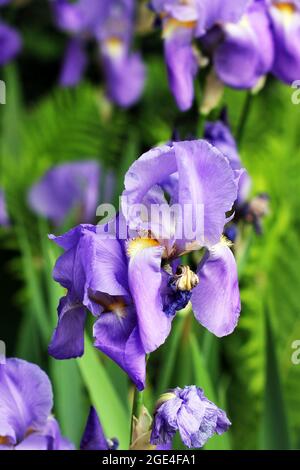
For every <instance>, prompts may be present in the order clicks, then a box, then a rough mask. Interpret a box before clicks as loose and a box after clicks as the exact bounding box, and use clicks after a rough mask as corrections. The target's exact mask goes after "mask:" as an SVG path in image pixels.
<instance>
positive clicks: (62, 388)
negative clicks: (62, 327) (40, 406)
mask: <svg viewBox="0 0 300 470" xmlns="http://www.w3.org/2000/svg"><path fill="white" fill-rule="evenodd" d="M50 373H51V379H52V385H53V390H54V413H55V416H56V417H57V419H58V421H59V424H60V426H61V429H62V433H63V435H65V436H67V437H68V438H69V439H70V440H71V441H72V442H73V443H74V444H75V445H76V447H77V448H78V446H79V443H80V440H81V437H82V435H83V430H84V426H85V422H86V420H87V416H88V412H89V406H88V401H87V400H86V399H84V387H83V383H82V378H81V374H80V372H79V370H78V366H77V363H76V361H75V360H72V359H69V360H66V361H57V360H55V359H52V358H51V360H50Z"/></svg>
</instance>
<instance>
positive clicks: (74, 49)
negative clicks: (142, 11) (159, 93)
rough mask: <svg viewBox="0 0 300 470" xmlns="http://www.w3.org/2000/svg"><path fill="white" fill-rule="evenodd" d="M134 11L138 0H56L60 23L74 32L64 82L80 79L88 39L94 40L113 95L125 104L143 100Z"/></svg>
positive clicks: (116, 99) (129, 104) (142, 71)
mask: <svg viewBox="0 0 300 470" xmlns="http://www.w3.org/2000/svg"><path fill="white" fill-rule="evenodd" d="M134 10H135V3H134V0H112V1H110V2H104V1H102V0H79V1H78V2H76V3H74V4H70V3H69V2H68V1H67V0H56V1H55V4H54V14H55V18H56V23H57V25H58V26H59V27H60V28H61V29H63V30H65V31H67V32H69V33H70V34H72V35H73V38H72V39H71V40H70V42H69V45H68V48H67V51H66V55H65V61H64V65H63V68H62V72H61V77H60V82H61V84H62V85H65V86H73V85H76V84H77V83H78V82H79V81H80V79H81V77H82V75H83V73H84V70H85V67H86V64H87V59H86V54H85V50H84V46H85V42H86V40H87V39H94V40H96V41H97V42H98V44H99V49H100V51H101V56H102V60H103V65H104V73H105V76H106V84H107V93H108V96H109V98H110V99H111V100H112V101H113V102H115V103H117V104H118V105H120V106H122V107H128V106H131V105H133V104H134V103H135V102H136V101H137V100H138V99H139V97H140V95H141V93H142V91H143V88H144V81H145V67H144V65H143V62H142V60H141V57H140V55H139V54H138V53H134V52H132V51H131V42H132V35H133V26H134Z"/></svg>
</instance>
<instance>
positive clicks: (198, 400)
mask: <svg viewBox="0 0 300 470" xmlns="http://www.w3.org/2000/svg"><path fill="white" fill-rule="evenodd" d="M230 425H231V423H230V421H229V419H228V418H227V416H226V413H225V412H224V411H223V410H221V409H220V408H218V407H217V406H216V405H215V404H214V403H213V402H211V401H210V400H208V399H207V398H206V397H205V395H204V392H203V390H202V389H201V388H198V387H196V386H195V385H191V386H187V387H184V388H183V389H182V388H179V387H177V388H175V389H174V390H170V392H168V393H165V394H164V395H162V396H161V398H160V399H159V401H158V404H157V407H156V410H155V414H154V422H153V427H152V434H151V443H152V444H167V443H169V442H171V441H172V439H173V437H174V436H175V434H176V432H177V431H179V434H180V437H181V440H182V442H183V443H184V444H185V445H186V446H187V447H189V448H191V447H194V448H199V447H203V446H204V444H205V443H206V442H207V441H208V439H210V438H211V437H212V436H213V435H214V434H219V435H220V434H223V433H224V432H226V431H227V430H228V428H229V426H230Z"/></svg>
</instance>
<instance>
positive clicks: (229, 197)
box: [174, 140, 237, 246]
mask: <svg viewBox="0 0 300 470" xmlns="http://www.w3.org/2000/svg"><path fill="white" fill-rule="evenodd" d="M174 150H175V156H176V161H177V169H178V175H179V198H178V201H179V204H180V205H181V207H184V206H185V208H186V210H188V208H189V210H190V215H191V222H192V226H193V227H196V226H197V220H198V217H199V212H198V210H197V208H199V209H201V207H202V211H203V219H204V220H203V227H200V229H201V230H202V232H203V233H199V234H197V236H200V237H203V239H202V240H200V241H201V242H202V245H205V246H212V245H214V244H216V243H218V241H219V240H220V238H221V235H222V232H223V228H224V224H225V220H226V216H225V213H226V212H228V211H230V210H231V208H232V206H233V203H234V201H235V200H236V198H237V184H236V183H235V181H234V174H233V171H232V169H231V167H230V165H229V162H228V160H227V159H226V158H225V157H224V155H222V154H221V152H219V150H217V149H216V148H215V147H213V146H212V145H210V144H209V143H208V142H206V141H204V140H195V141H184V142H175V143H174ZM183 233H185V227H183ZM189 241H192V240H189Z"/></svg>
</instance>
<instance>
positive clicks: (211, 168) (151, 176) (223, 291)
mask: <svg viewBox="0 0 300 470" xmlns="http://www.w3.org/2000/svg"><path fill="white" fill-rule="evenodd" d="M240 172H241V171H240V170H233V169H232V168H231V166H230V164H229V161H228V159H227V158H226V157H225V156H224V155H223V154H222V153H221V152H220V151H219V150H217V149H216V148H215V147H213V146H211V145H210V144H209V143H207V142H206V141H204V140H198V141H185V142H174V143H173V144H170V145H165V146H162V147H158V148H155V149H152V150H150V151H149V152H147V153H145V154H144V155H142V156H141V157H140V158H139V159H138V160H137V161H135V162H134V163H133V164H132V166H131V167H130V169H129V171H128V172H127V174H126V177H125V191H124V193H123V196H122V208H123V212H124V215H125V217H126V219H127V222H128V224H129V228H130V229H133V230H136V231H137V232H138V233H139V232H140V233H141V234H143V233H150V234H151V237H152V240H153V239H154V240H157V243H159V244H160V245H161V246H162V247H163V252H162V256H163V262H164V264H165V265H166V264H167V263H168V262H169V263H171V262H172V261H173V260H175V259H177V258H180V256H181V255H182V254H185V253H187V252H189V251H192V250H199V249H201V248H203V247H206V249H207V252H206V255H205V256H204V258H203V260H202V262H200V264H199V266H198V269H197V273H196V274H195V273H193V272H192V271H191V269H190V268H189V266H179V267H177V268H176V266H173V267H172V268H171V266H170V268H171V269H169V276H170V277H169V279H168V280H167V287H168V288H171V289H172V290H173V296H172V295H170V291H169V290H168V288H163V286H161V287H160V292H161V293H164V294H165V304H164V305H165V306H164V312H165V313H166V315H167V316H172V315H174V314H175V313H176V311H177V310H179V309H181V308H184V307H185V306H186V304H187V303H188V301H189V300H191V302H192V305H193V311H194V313H195V316H196V318H197V320H198V321H199V322H200V323H201V324H202V325H203V326H205V327H206V328H207V329H209V330H210V331H211V332H213V333H214V334H215V335H217V336H224V335H228V334H230V333H231V332H232V331H233V330H234V328H235V326H236V324H237V321H238V317H239V314H240V309H241V306H240V296H239V288H238V279H237V269H236V264H235V260H234V257H233V254H232V252H231V250H230V248H229V246H228V245H227V243H226V242H224V241H222V240H221V236H222V233H223V230H224V225H225V224H226V222H227V218H226V213H227V212H229V211H230V210H231V209H232V207H233V204H234V202H235V201H236V198H237V186H238V180H239V176H240ZM166 191H167V192H168V193H169V199H170V204H174V203H176V204H177V205H178V206H180V207H181V208H182V212H183V213H184V211H185V210H187V208H188V210H189V213H188V216H189V222H191V223H192V225H193V226H196V225H197V222H196V221H197V218H198V217H199V213H198V212H197V207H199V206H201V208H202V210H203V227H201V229H202V232H203V233H201V234H198V233H196V234H195V236H194V238H190V237H189V238H185V228H186V219H185V218H184V217H182V216H181V215H179V216H178V217H177V220H176V223H175V224H174V223H172V224H170V220H168V221H166V220H163V221H162V223H161V222H158V221H156V220H154V219H153V218H152V219H151V221H150V222H146V223H145V222H144V221H143V220H142V219H141V217H140V215H138V216H137V217H134V216H133V215H132V213H131V211H130V207H131V206H132V207H134V204H144V205H145V206H149V205H151V204H159V205H163V204H167V200H166V199H165V192H166ZM167 222H168V223H167ZM178 229H179V230H178ZM178 234H180V236H178ZM199 235H200V237H199ZM140 236H141V237H143V235H140ZM142 240H144V239H142ZM134 243H135V244H138V238H137V240H136V241H135V242H132V244H133V246H134ZM143 244H144V245H145V241H143V242H142V243H141V247H143ZM130 248H131V245H129V251H130ZM143 251H145V250H141V251H140V253H143ZM135 256H136V255H135ZM140 256H142V254H140ZM133 259H134V258H133ZM133 263H134V261H133ZM134 281H135V282H134V284H133V285H132V286H131V288H132V289H136V290H138V289H140V292H141V285H140V282H141V273H140V272H139V271H137V272H136V276H135V278H134ZM153 288H154V287H153ZM147 300H148V299H147V296H145V299H144V302H143V303H142V304H141V305H139V308H137V316H138V321H139V324H140V325H141V324H142V325H144V332H143V335H142V343H143V345H144V347H145V350H146V352H149V351H150V350H151V349H152V348H154V347H155V346H156V347H158V346H159V345H160V344H162V342H163V340H164V339H165V338H164V336H163V335H162V332H161V331H159V329H158V328H157V325H158V324H160V321H161V320H160V318H162V317H161V316H160V315H158V317H157V322H156V321H155V322H151V321H149V315H148V310H147V307H148V305H149V301H147ZM140 328H141V326H140Z"/></svg>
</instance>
